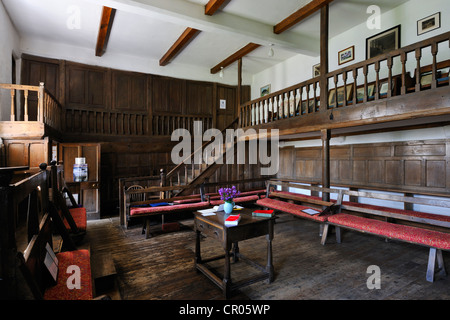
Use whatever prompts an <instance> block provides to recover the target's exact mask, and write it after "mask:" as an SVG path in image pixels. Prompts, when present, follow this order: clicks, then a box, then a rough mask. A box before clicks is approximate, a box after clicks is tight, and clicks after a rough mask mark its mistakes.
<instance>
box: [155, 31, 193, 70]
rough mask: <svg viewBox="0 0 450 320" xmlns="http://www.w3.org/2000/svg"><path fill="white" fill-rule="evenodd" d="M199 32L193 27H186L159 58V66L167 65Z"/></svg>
mask: <svg viewBox="0 0 450 320" xmlns="http://www.w3.org/2000/svg"><path fill="white" fill-rule="evenodd" d="M199 32H200V30H197V29H194V28H186V30H184V32H183V34H182V35H181V36H180V37H179V38H178V39H177V41H175V43H174V44H173V45H172V46H171V47H170V49H169V50H168V51H167V52H166V53H165V54H164V56H163V57H162V58H161V59H160V60H159V65H160V66H165V65H167V64H168V63H169V62H170V60H172V59H173V58H174V57H175V56H176V55H177V54H179V53H180V52H181V50H182V49H183V48H184V47H185V46H186V45H187V44H188V43H189V42H190V41H192V39H194V37H195V36H196V35H197V34H198V33H199Z"/></svg>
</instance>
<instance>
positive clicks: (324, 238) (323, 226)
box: [320, 223, 330, 245]
mask: <svg viewBox="0 0 450 320" xmlns="http://www.w3.org/2000/svg"><path fill="white" fill-rule="evenodd" d="M320 226H321V229H322V240H321V241H320V244H321V245H325V242H327V236H328V228H329V226H330V225H329V224H328V223H324V224H321V225H320Z"/></svg>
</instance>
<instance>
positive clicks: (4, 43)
mask: <svg viewBox="0 0 450 320" xmlns="http://www.w3.org/2000/svg"><path fill="white" fill-rule="evenodd" d="M19 48H20V41H19V34H18V33H17V30H16V29H15V28H14V26H13V24H12V23H11V20H10V19H9V16H8V14H7V13H6V10H5V8H4V7H3V3H2V2H0V83H11V75H12V72H11V66H12V65H11V60H12V55H14V56H15V57H17V58H18V57H20V49H19ZM19 75H20V60H17V61H16V79H17V81H18V82H19V80H20V79H19ZM10 106H11V95H10V92H9V90H5V89H0V120H3V121H5V120H9V119H10V115H11V109H10V108H11V107H10Z"/></svg>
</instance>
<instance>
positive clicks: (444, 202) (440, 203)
mask: <svg viewBox="0 0 450 320" xmlns="http://www.w3.org/2000/svg"><path fill="white" fill-rule="evenodd" d="M343 194H344V195H348V196H353V197H358V198H370V199H377V200H384V201H396V202H401V203H411V204H419V205H426V206H431V207H437V208H450V199H444V198H424V197H420V198H419V197H410V196H401V195H395V194H391V193H382V192H368V191H352V190H343ZM341 209H344V210H351V211H358V212H363V213H367V214H373V215H378V216H384V217H388V218H395V219H401V220H407V221H411V222H419V223H425V224H430V225H435V226H441V227H445V228H450V219H448V220H447V221H445V220H438V219H431V218H425V217H417V216H413V215H407V214H399V213H395V212H387V211H385V210H379V209H377V208H364V207H360V206H355V205H352V203H348V202H347V203H346V202H344V203H342V205H341Z"/></svg>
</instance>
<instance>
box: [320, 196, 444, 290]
mask: <svg viewBox="0 0 450 320" xmlns="http://www.w3.org/2000/svg"><path fill="white" fill-rule="evenodd" d="M341 193H342V194H343V195H348V196H352V197H358V198H371V199H378V200H385V201H399V202H403V203H412V204H420V205H428V206H433V207H436V208H450V200H449V199H425V198H417V197H405V196H399V195H393V194H388V193H382V192H363V191H350V190H342V191H341ZM340 199H342V198H340ZM339 201H340V200H338V202H339ZM338 204H340V206H339V208H340V212H339V213H337V214H334V215H330V216H328V218H327V222H326V223H327V225H332V226H334V227H335V228H336V241H337V242H338V243H341V228H345V229H349V230H354V231H359V232H363V233H368V234H372V235H376V236H381V237H384V238H387V239H393V240H399V241H404V242H408V243H413V244H417V245H422V246H426V247H429V248H430V251H429V259H428V269H427V273H426V279H427V281H430V282H433V280H434V274H435V264H436V260H437V262H438V267H439V270H440V274H441V275H444V274H445V267H444V263H443V258H442V250H447V251H448V250H450V229H449V228H450V217H449V216H446V215H439V214H433V213H426V212H418V211H413V210H402V209H394V208H389V207H385V206H378V205H372V204H362V203H355V202H351V201H342V202H340V203H338ZM326 232H328V228H327V229H326ZM326 237H327V234H326V233H324V235H323V240H324V241H323V244H325V242H326Z"/></svg>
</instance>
